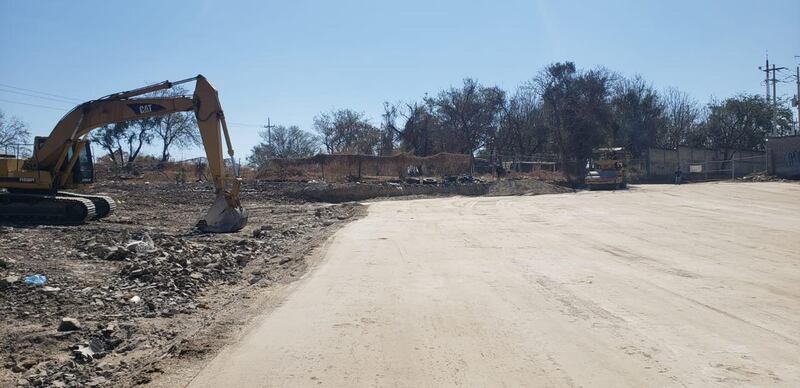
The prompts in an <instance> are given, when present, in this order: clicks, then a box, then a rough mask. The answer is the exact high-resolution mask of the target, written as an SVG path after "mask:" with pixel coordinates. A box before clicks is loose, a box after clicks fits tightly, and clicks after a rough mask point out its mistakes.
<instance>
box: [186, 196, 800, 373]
mask: <svg viewBox="0 0 800 388" xmlns="http://www.w3.org/2000/svg"><path fill="white" fill-rule="evenodd" d="M799 236H800V185H797V184H793V183H736V184H728V183H710V184H695V185H683V186H673V185H652V186H641V187H633V188H631V189H630V190H628V191H618V192H580V193H576V194H572V193H571V194H555V195H547V196H536V197H527V196H523V197H491V198H490V197H482V198H464V197H456V198H440V199H422V200H412V201H385V202H376V203H372V204H370V205H369V209H368V216H366V217H365V218H362V219H360V220H358V221H355V222H353V223H350V224H348V225H347V226H345V227H344V228H343V229H341V230H339V232H337V233H336V234H335V236H334V237H333V240H332V241H330V243H329V246H328V247H327V249H326V250H325V252H324V258H323V259H322V261H321V262H320V264H319V265H318V266H317V267H316V269H314V270H313V271H311V272H310V273H309V274H307V275H306V276H305V277H304V278H302V279H301V280H300V281H298V282H296V283H294V286H293V290H292V292H291V293H290V294H289V296H288V298H287V299H286V300H285V302H284V303H282V304H281V305H280V306H278V307H276V308H274V309H272V310H270V311H267V312H265V313H263V315H262V316H260V317H259V318H258V319H257V320H256V321H255V323H254V324H253V325H252V326H251V327H250V329H249V330H247V331H246V332H245V333H244V334H242V335H241V336H240V338H239V340H238V341H237V342H236V343H235V344H233V345H230V346H228V347H227V348H226V349H224V350H223V351H222V352H221V353H220V354H218V355H217V356H216V358H214V359H213V361H211V362H210V363H209V364H208V365H207V366H206V367H205V368H203V369H202V371H201V372H200V373H199V374H198V375H197V376H196V377H195V378H194V379H193V380H192V382H191V386H193V387H246V386H278V387H288V386H311V385H314V386H317V385H319V386H408V387H424V386H458V385H465V386H607V387H623V386H633V387H643V386H787V387H792V386H793V387H796V386H800V237H799Z"/></svg>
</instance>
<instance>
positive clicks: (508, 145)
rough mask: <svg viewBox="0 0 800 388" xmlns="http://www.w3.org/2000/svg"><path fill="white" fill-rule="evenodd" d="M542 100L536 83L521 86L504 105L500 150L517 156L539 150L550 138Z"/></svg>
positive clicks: (499, 142)
mask: <svg viewBox="0 0 800 388" xmlns="http://www.w3.org/2000/svg"><path fill="white" fill-rule="evenodd" d="M548 134H549V132H548V130H547V127H546V126H545V125H544V123H543V122H542V109H541V101H540V100H539V98H538V91H537V90H536V89H535V86H534V85H531V84H528V85H523V86H520V87H519V88H518V89H517V91H516V93H515V94H514V95H513V96H511V98H509V99H508V101H507V102H506V104H505V105H504V106H503V118H502V122H501V125H500V133H499V136H498V149H499V150H500V151H501V152H502V153H504V154H511V155H514V156H515V157H520V156H523V155H532V154H535V153H537V152H540V150H541V149H542V147H543V146H544V145H546V143H547V141H548Z"/></svg>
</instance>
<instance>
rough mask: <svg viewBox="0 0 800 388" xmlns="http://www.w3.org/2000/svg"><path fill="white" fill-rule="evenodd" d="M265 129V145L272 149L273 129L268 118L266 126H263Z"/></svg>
mask: <svg viewBox="0 0 800 388" xmlns="http://www.w3.org/2000/svg"><path fill="white" fill-rule="evenodd" d="M264 128H266V129H267V144H269V146H270V147H272V128H275V126H274V125H272V124H271V123H270V121H269V117H267V125H265V126H264Z"/></svg>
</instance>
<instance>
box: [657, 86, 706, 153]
mask: <svg viewBox="0 0 800 388" xmlns="http://www.w3.org/2000/svg"><path fill="white" fill-rule="evenodd" d="M662 96H663V104H664V106H663V107H664V125H663V126H661V128H659V131H658V134H657V137H656V144H657V145H658V146H659V147H662V148H667V149H677V148H678V146H681V145H684V144H687V142H688V139H689V137H690V136H691V134H692V133H693V132H694V131H695V130H696V128H697V126H698V124H699V123H698V118H699V117H700V107H699V104H698V103H697V101H695V100H693V99H692V98H691V97H689V95H688V94H686V93H685V92H682V91H680V90H678V89H675V88H670V89H667V90H666V91H665V92H664V93H662Z"/></svg>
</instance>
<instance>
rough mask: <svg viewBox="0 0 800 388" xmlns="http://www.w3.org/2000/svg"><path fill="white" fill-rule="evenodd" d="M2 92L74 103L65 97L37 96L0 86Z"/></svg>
mask: <svg viewBox="0 0 800 388" xmlns="http://www.w3.org/2000/svg"><path fill="white" fill-rule="evenodd" d="M0 92H4V93H14V94H19V95H23V96H28V97H33V98H41V99H42V100H49V101H55V102H63V103H66V104H73V102H72V101H69V100H65V99H59V98H53V97H45V96H37V95H35V94H30V93H24V92H18V91H15V90H5V89H1V88H0Z"/></svg>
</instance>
